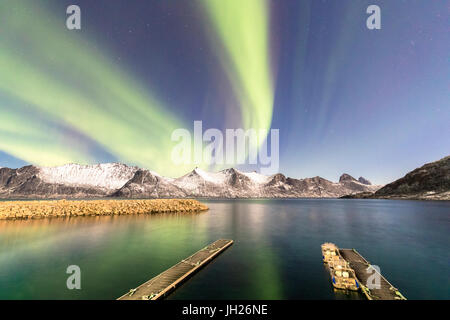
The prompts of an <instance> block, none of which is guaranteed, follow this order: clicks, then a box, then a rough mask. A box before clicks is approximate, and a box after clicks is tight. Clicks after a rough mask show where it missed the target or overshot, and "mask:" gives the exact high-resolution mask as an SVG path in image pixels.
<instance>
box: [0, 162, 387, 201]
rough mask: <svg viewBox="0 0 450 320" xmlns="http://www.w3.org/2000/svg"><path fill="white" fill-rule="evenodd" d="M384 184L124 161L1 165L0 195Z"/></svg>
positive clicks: (149, 194)
mask: <svg viewBox="0 0 450 320" xmlns="http://www.w3.org/2000/svg"><path fill="white" fill-rule="evenodd" d="M380 187H381V186H376V185H372V184H371V183H370V181H368V180H367V179H365V178H363V177H360V178H359V179H358V180H356V179H355V178H353V177H352V176H350V175H348V174H343V175H342V176H341V177H340V179H339V182H332V181H329V180H326V179H324V178H321V177H314V178H305V179H293V178H289V177H286V176H284V175H283V174H280V173H279V174H275V175H272V176H265V175H261V174H259V173H256V172H241V171H239V170H237V169H234V168H231V169H226V170H222V171H219V172H207V171H204V170H201V169H199V168H196V169H194V170H193V171H191V172H189V173H188V174H186V175H184V176H182V177H179V178H168V177H163V176H161V175H159V174H158V173H156V172H153V171H149V170H146V169H141V168H139V167H131V166H127V165H125V164H121V163H105V164H97V165H79V164H67V165H63V166H59V167H38V166H32V165H29V166H25V167H22V168H18V169H10V168H0V198H100V197H120V198H192V197H195V198H303V197H313V198H338V197H342V196H344V195H349V194H355V193H361V192H366V193H367V192H369V193H370V192H375V191H376V190H378V189H379V188H380Z"/></svg>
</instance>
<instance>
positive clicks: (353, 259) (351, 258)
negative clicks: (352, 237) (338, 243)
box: [339, 249, 406, 300]
mask: <svg viewBox="0 0 450 320" xmlns="http://www.w3.org/2000/svg"><path fill="white" fill-rule="evenodd" d="M339 253H340V254H341V256H342V257H343V258H344V259H345V260H347V262H348V263H349V264H350V267H351V268H352V269H353V270H355V274H356V277H357V278H358V280H359V283H360V284H361V287H362V291H363V293H364V295H365V296H366V297H367V298H368V299H369V300H406V298H405V297H404V296H403V295H402V294H401V293H400V292H399V291H398V289H397V288H395V287H394V286H393V285H392V284H391V283H390V282H389V281H388V280H387V279H386V278H385V277H383V276H382V275H381V274H380V288H379V289H375V288H374V289H369V288H367V287H366V283H367V280H368V279H369V277H370V276H371V273H368V272H367V268H368V267H369V266H370V262H369V261H367V260H366V259H365V258H364V257H363V256H362V255H361V254H359V252H358V251H356V250H355V249H339Z"/></svg>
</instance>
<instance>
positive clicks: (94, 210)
mask: <svg viewBox="0 0 450 320" xmlns="http://www.w3.org/2000/svg"><path fill="white" fill-rule="evenodd" d="M206 210H208V207H207V206H206V205H205V204H203V203H201V202H199V201H197V200H193V199H152V200H44V201H40V200H35V201H3V202H0V220H18V219H25V220H26V219H42V218H54V217H79V216H107V215H131V214H151V213H169V212H199V211H206Z"/></svg>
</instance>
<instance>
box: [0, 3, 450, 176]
mask: <svg viewBox="0 0 450 320" xmlns="http://www.w3.org/2000/svg"><path fill="white" fill-rule="evenodd" d="M374 3H376V4H378V5H380V7H381V10H382V15H383V18H382V21H383V26H382V29H381V30H376V31H374V30H371V31H369V30H367V28H366V25H365V20H366V18H367V14H366V8H367V6H368V5H369V4H374ZM71 4H76V5H79V6H80V8H81V12H82V29H81V30H73V31H71V30H67V28H66V26H65V19H66V18H67V15H66V8H67V6H69V5H71ZM448 16H449V12H448V7H447V6H446V5H445V3H444V2H438V1H436V2H433V3H427V4H424V2H423V1H414V0H411V1H408V4H406V3H405V2H401V1H399V2H392V1H381V0H380V1H360V2H358V3H357V4H356V3H355V2H354V1H350V0H345V1H339V2H336V1H301V0H283V1H273V0H246V1H238V0H227V1H219V0H188V1H183V2H181V1H156V0H151V1H125V0H118V1H114V2H111V1H106V0H99V1H95V2H93V1H85V0H84V1H81V0H80V1H66V0H64V1H56V0H53V1H42V0H39V1H24V0H19V1H10V0H3V1H1V3H0V117H1V118H0V166H10V167H17V166H20V165H24V164H29V163H30V164H36V165H45V166H52V165H60V164H65V163H69V162H76V163H98V162H112V161H119V162H124V163H127V164H130V165H139V166H142V167H145V168H148V169H151V170H154V171H157V172H158V173H160V174H163V175H167V176H178V175H181V174H184V173H186V172H187V171H188V170H191V169H192V168H193V167H195V165H191V166H190V165H182V166H174V165H173V164H172V163H171V162H170V154H171V151H172V148H173V145H174V144H173V142H172V141H171V139H170V138H171V133H172V132H173V130H174V129H176V128H187V129H192V126H193V121H195V120H202V121H203V126H204V127H205V128H218V129H221V130H224V129H225V128H245V129H248V128H256V129H270V128H275V129H280V161H281V162H280V164H281V166H280V171H281V172H283V173H284V174H286V175H289V176H292V177H306V176H316V175H320V176H322V177H325V178H328V179H331V180H336V179H337V177H338V176H339V175H340V174H341V173H342V172H348V173H350V174H353V175H355V176H360V175H362V176H365V177H367V178H369V179H370V180H372V181H373V182H375V183H386V182H388V181H391V180H393V179H394V178H398V177H399V176H401V175H402V174H404V173H405V172H407V171H409V170H411V169H413V168H415V167H417V166H419V165H422V164H423V163H425V162H429V161H433V160H437V159H439V158H441V157H443V156H445V155H447V154H448V150H450V148H449V147H450V142H448V141H449V140H448V139H445V137H448V135H449V133H450V132H449V129H448V122H449V120H450V116H449V113H450V112H449V107H448V105H449V95H448V83H449V82H450V79H449V76H448V75H449V74H450V63H449V56H448V52H450V44H449V42H448V25H447V26H446V24H445V21H448ZM446 35H447V37H446ZM204 166H207V165H206V164H205V165H204ZM243 169H249V170H250V169H254V168H253V167H245V166H244V167H243Z"/></svg>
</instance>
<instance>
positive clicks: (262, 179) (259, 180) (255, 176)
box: [241, 171, 270, 184]
mask: <svg viewBox="0 0 450 320" xmlns="http://www.w3.org/2000/svg"><path fill="white" fill-rule="evenodd" d="M241 173H242V174H243V175H245V176H247V177H248V178H249V179H250V180H251V181H252V182H253V183H255V184H265V183H267V182H269V181H270V177H269V176H265V175H263V174H260V173H257V172H256V171H253V172H241Z"/></svg>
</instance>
